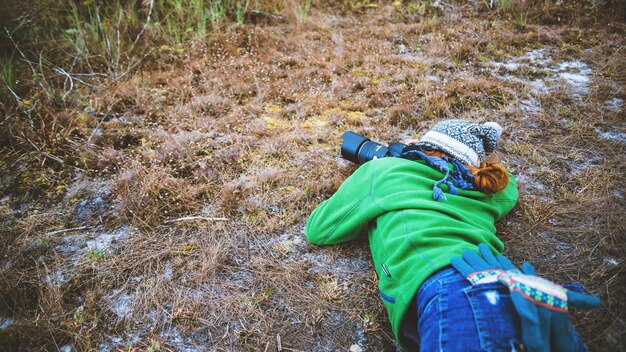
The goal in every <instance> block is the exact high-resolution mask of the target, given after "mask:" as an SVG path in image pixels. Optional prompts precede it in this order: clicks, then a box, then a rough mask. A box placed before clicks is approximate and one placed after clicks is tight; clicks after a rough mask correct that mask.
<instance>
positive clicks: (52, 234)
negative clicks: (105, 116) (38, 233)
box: [45, 226, 91, 236]
mask: <svg viewBox="0 0 626 352" xmlns="http://www.w3.org/2000/svg"><path fill="white" fill-rule="evenodd" d="M90 228H91V226H79V227H72V228H71V229H63V230H56V231H51V232H47V233H45V236H54V235H58V234H61V233H66V232H74V231H82V230H88V229H90Z"/></svg>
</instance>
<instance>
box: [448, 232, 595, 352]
mask: <svg viewBox="0 0 626 352" xmlns="http://www.w3.org/2000/svg"><path fill="white" fill-rule="evenodd" d="M478 249H479V251H480V253H481V254H482V258H481V257H480V256H479V255H478V254H477V253H476V252H474V251H471V250H466V251H465V252H463V258H458V257H454V258H452V259H451V261H450V262H451V264H452V266H454V267H455V268H456V269H457V270H458V271H459V272H460V273H461V274H463V275H465V276H466V277H467V279H468V280H469V281H470V282H471V283H472V285H479V284H483V283H489V282H496V281H498V282H501V283H503V284H504V285H506V286H507V287H508V288H509V290H510V291H511V300H512V301H513V305H514V307H515V310H516V311H517V313H518V314H519V316H520V319H521V328H522V342H523V343H524V345H525V347H526V350H527V351H531V352H539V351H572V350H573V349H574V344H575V339H574V332H573V331H572V325H571V324H570V321H569V312H568V307H575V308H580V309H597V308H599V307H600V298H598V297H597V296H594V295H588V294H583V293H579V292H575V291H571V290H568V289H566V288H564V287H563V286H561V285H558V284H556V283H554V282H552V281H549V280H546V279H543V278H540V277H538V276H536V275H535V269H534V268H533V267H532V265H530V263H528V262H525V263H523V264H522V271H521V272H520V270H519V269H518V268H517V267H515V265H513V263H511V261H510V260H508V259H507V258H506V257H504V256H502V255H498V256H497V257H494V255H493V254H492V253H491V251H490V250H489V247H487V245H486V244H484V243H481V244H480V245H479V246H478Z"/></svg>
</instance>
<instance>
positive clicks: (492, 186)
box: [426, 150, 509, 194]
mask: <svg viewBox="0 0 626 352" xmlns="http://www.w3.org/2000/svg"><path fill="white" fill-rule="evenodd" d="M426 154H427V155H430V156H436V157H440V158H441V157H444V156H445V157H450V156H449V155H448V154H446V153H444V152H441V151H438V150H430V151H427V152H426ZM465 166H466V167H467V168H468V169H469V170H470V172H471V173H472V175H474V188H475V189H476V190H478V191H480V192H483V193H488V194H493V193H498V192H500V191H501V190H503V189H504V188H506V186H507V185H508V184H509V175H508V174H507V173H506V170H505V169H504V167H503V166H502V165H501V164H499V163H497V162H494V161H483V162H482V163H480V166H479V167H475V166H472V165H465Z"/></svg>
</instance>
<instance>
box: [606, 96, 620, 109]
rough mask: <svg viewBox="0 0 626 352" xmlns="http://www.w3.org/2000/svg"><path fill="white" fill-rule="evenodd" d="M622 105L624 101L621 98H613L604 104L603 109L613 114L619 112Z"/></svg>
mask: <svg viewBox="0 0 626 352" xmlns="http://www.w3.org/2000/svg"><path fill="white" fill-rule="evenodd" d="M622 105H624V99H622V98H613V99H610V100H607V101H606V102H604V108H605V109H607V110H609V111H614V112H618V111H620V110H621V109H622Z"/></svg>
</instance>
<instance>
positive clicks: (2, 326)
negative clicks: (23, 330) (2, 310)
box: [0, 317, 15, 330]
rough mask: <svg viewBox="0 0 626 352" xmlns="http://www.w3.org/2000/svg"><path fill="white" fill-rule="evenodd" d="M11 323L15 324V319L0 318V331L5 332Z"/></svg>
mask: <svg viewBox="0 0 626 352" xmlns="http://www.w3.org/2000/svg"><path fill="white" fill-rule="evenodd" d="M13 323H15V319H13V318H11V317H0V330H6V328H8V327H9V326H11V325H12V324H13Z"/></svg>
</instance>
